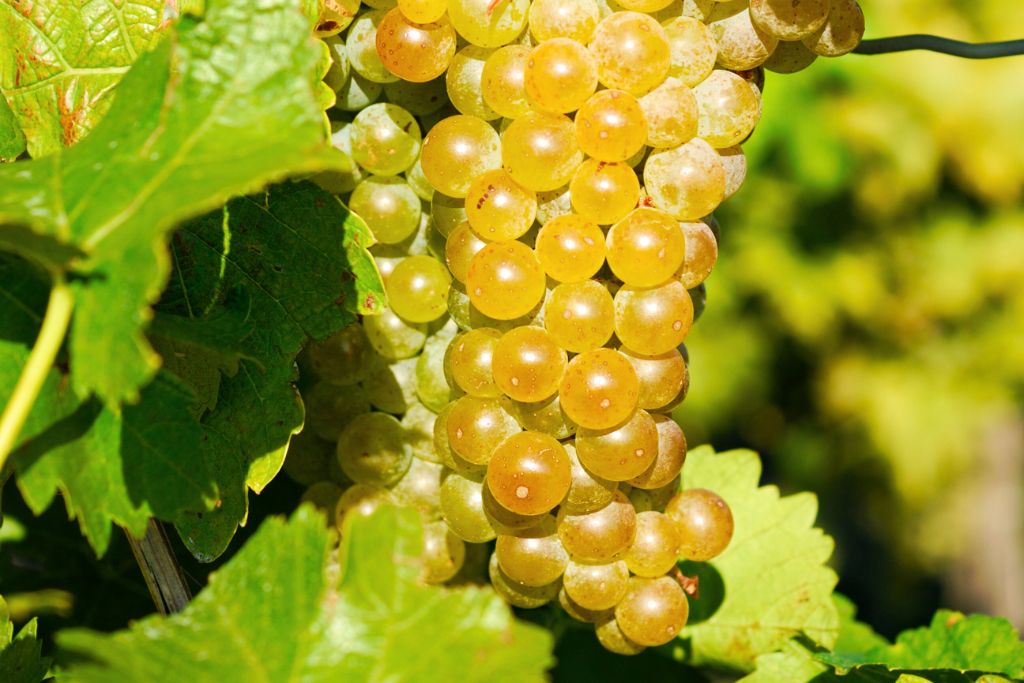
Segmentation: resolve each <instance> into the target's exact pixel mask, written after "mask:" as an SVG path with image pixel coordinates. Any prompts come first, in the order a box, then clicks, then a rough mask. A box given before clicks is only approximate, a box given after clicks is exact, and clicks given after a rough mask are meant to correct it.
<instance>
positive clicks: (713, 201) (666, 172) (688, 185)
mask: <svg viewBox="0 0 1024 683" xmlns="http://www.w3.org/2000/svg"><path fill="white" fill-rule="evenodd" d="M644 183H645V188H644V189H646V190H647V192H648V193H649V194H650V196H651V199H652V200H653V202H654V206H655V207H657V208H659V209H661V210H662V211H665V212H666V213H669V214H671V215H672V216H674V217H676V218H678V219H679V220H681V221H695V220H698V219H699V218H702V217H703V216H706V215H708V214H709V213H711V212H712V211H714V210H715V209H716V208H718V205H719V204H721V203H722V199H724V197H725V167H724V165H723V164H722V158H721V157H720V156H719V155H718V152H716V151H715V149H714V148H713V147H712V146H711V145H709V144H708V143H707V142H705V141H704V140H701V139H699V138H697V139H694V140H691V141H690V142H687V143H686V144H685V145H680V146H679V147H675V148H673V149H669V150H664V151H658V152H654V153H652V154H651V156H650V157H648V158H647V163H646V164H645V165H644Z"/></svg>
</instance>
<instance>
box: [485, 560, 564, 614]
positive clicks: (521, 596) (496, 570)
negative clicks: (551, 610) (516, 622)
mask: <svg viewBox="0 0 1024 683" xmlns="http://www.w3.org/2000/svg"><path fill="white" fill-rule="evenodd" d="M487 573H488V576H489V578H490V580H491V586H493V587H494V592H495V593H497V594H498V595H499V596H500V597H501V599H502V600H504V601H505V602H507V603H508V604H510V605H514V606H516V607H519V608H522V609H536V608H538V607H541V606H543V605H546V604H547V603H549V602H551V601H552V600H554V599H555V598H556V597H558V591H559V590H560V589H561V587H562V584H561V582H560V581H557V580H555V581H552V582H551V583H549V584H547V585H545V586H527V585H525V584H522V583H519V582H517V581H513V580H512V579H511V578H509V576H508V575H506V574H505V572H503V571H502V570H501V567H499V566H498V557H497V555H496V554H494V553H491V559H490V561H489V563H488V565H487Z"/></svg>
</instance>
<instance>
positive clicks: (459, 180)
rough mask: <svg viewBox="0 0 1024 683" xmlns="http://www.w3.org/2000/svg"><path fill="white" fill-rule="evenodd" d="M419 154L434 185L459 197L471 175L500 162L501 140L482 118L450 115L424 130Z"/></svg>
mask: <svg viewBox="0 0 1024 683" xmlns="http://www.w3.org/2000/svg"><path fill="white" fill-rule="evenodd" d="M421 155H422V157H421V160H420V163H421V165H422V166H423V174H424V175H425V176H427V180H429V181H430V184H431V185H433V186H434V189H435V190H437V191H438V192H443V193H444V194H446V195H448V196H449V197H456V198H462V197H465V196H466V191H467V190H469V185H470V183H471V182H473V179H475V178H476V177H477V176H479V175H480V174H482V173H484V172H485V171H489V170H490V169H492V168H498V167H500V166H501V140H500V138H499V137H498V133H497V132H495V130H494V129H493V128H491V126H490V125H488V123H487V122H486V121H484V120H483V119H478V118H476V117H475V116H450V117H448V118H446V119H443V120H442V121H440V122H438V123H437V125H435V126H434V127H433V128H431V129H430V132H429V133H427V137H426V138H425V139H424V140H423V149H422V151H421ZM442 232H443V231H442Z"/></svg>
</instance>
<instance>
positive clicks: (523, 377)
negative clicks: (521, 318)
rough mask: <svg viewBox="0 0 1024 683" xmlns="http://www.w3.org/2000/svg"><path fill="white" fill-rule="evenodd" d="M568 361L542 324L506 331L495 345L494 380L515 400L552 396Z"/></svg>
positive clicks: (532, 399) (531, 399)
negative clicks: (540, 325)
mask: <svg viewBox="0 0 1024 683" xmlns="http://www.w3.org/2000/svg"><path fill="white" fill-rule="evenodd" d="M567 364H568V361H567V359H566V353H565V350H564V349H562V348H560V347H559V346H558V343H557V342H555V340H554V339H553V338H552V337H551V335H550V334H548V333H547V332H546V331H545V330H544V328H542V327H532V326H523V327H517V328H515V329H512V330H509V331H508V332H506V333H505V334H504V335H503V336H502V337H501V339H500V340H498V343H497V344H496V345H495V346H494V355H493V371H494V381H495V383H496V384H497V385H498V387H499V388H500V389H501V390H502V391H503V392H504V393H505V394H506V395H507V396H509V397H510V398H512V399H514V400H516V401H523V402H533V401H542V400H544V399H547V398H550V397H551V396H553V395H554V394H555V393H557V392H558V385H559V382H561V380H562V375H563V374H564V373H565V367H566V365H567Z"/></svg>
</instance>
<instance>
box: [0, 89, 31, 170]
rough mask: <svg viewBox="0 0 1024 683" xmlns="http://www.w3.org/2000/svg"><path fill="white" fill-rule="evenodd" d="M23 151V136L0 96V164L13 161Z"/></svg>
mask: <svg viewBox="0 0 1024 683" xmlns="http://www.w3.org/2000/svg"><path fill="white" fill-rule="evenodd" d="M24 151H25V134H24V133H23V132H22V131H21V126H19V125H18V122H17V121H16V120H15V118H14V112H12V111H11V108H10V107H8V106H7V100H5V99H4V98H3V97H2V96H0V163H4V162H7V161H14V160H15V159H17V158H18V156H20V155H21V153H22V152H24Z"/></svg>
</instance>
